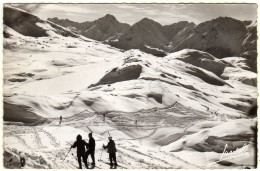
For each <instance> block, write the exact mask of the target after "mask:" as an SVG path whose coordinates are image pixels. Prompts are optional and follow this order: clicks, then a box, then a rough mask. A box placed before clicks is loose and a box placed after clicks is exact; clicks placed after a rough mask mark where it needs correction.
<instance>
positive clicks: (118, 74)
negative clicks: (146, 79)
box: [89, 65, 142, 87]
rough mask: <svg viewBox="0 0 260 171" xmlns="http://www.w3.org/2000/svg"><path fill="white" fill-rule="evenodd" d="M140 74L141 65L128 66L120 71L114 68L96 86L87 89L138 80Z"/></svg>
mask: <svg viewBox="0 0 260 171" xmlns="http://www.w3.org/2000/svg"><path fill="white" fill-rule="evenodd" d="M141 73H142V66H141V65H130V66H126V67H123V68H121V69H118V68H114V69H112V70H111V71H110V72H108V73H107V74H106V75H105V76H104V77H103V78H102V79H101V80H100V81H99V82H98V83H97V84H94V85H93V84H92V85H90V86H89V87H94V86H97V85H102V84H113V83H115V82H120V81H127V80H133V79H137V78H139V76H140V74H141Z"/></svg>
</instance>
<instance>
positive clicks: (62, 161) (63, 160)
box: [62, 148, 71, 163]
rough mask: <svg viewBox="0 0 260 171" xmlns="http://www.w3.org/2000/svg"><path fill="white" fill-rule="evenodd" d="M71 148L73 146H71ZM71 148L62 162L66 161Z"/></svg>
mask: <svg viewBox="0 0 260 171" xmlns="http://www.w3.org/2000/svg"><path fill="white" fill-rule="evenodd" d="M70 150H71V148H70ZM70 150H69V152H68V153H67V155H66V156H65V157H64V159H63V160H62V163H63V162H64V160H65V159H66V157H67V156H68V154H69V153H70Z"/></svg>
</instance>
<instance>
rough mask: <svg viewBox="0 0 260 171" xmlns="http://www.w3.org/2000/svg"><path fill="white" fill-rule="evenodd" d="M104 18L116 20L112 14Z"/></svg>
mask: <svg viewBox="0 0 260 171" xmlns="http://www.w3.org/2000/svg"><path fill="white" fill-rule="evenodd" d="M104 18H107V19H108V18H111V19H116V17H115V16H113V15H111V14H106V15H105V17H104Z"/></svg>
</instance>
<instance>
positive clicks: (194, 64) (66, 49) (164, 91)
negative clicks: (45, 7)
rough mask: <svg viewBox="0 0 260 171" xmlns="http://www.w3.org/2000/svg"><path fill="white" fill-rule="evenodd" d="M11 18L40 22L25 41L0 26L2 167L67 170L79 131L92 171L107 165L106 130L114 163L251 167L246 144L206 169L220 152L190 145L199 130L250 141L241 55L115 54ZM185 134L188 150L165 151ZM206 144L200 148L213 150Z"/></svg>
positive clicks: (251, 89) (251, 94)
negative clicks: (22, 160) (0, 37)
mask: <svg viewBox="0 0 260 171" xmlns="http://www.w3.org/2000/svg"><path fill="white" fill-rule="evenodd" d="M12 10H13V11H15V13H18V12H16V11H19V14H21V13H22V14H23V12H22V11H21V10H18V9H15V8H12ZM10 14H11V13H10ZM10 14H9V15H10ZM27 15H29V16H30V17H31V18H35V16H33V15H31V14H29V13H27ZM30 17H29V18H30ZM29 21H31V20H29ZM21 24H25V25H34V26H33V27H31V30H30V31H31V32H33V31H34V29H36V30H38V29H39V28H41V30H43V32H44V33H46V35H44V36H40V37H35V35H30V34H29V35H27V34H25V33H24V32H23V31H21V30H19V29H17V28H16V26H15V25H9V26H8V25H4V32H5V35H6V37H5V38H4V57H3V62H4V63H3V64H4V68H3V71H4V166H5V167H6V168H20V165H19V155H20V154H19V152H22V153H24V155H25V157H26V166H25V168H28V169H30V168H54V169H60V168H64V169H68V168H71V169H72V168H74V169H75V168H77V160H76V159H75V155H76V150H75V149H72V151H71V152H70V153H68V151H69V147H70V145H71V144H72V143H73V142H74V141H75V137H76V136H77V135H78V134H81V135H82V136H83V138H84V139H85V138H87V135H88V133H89V132H93V135H94V138H95V139H96V160H98V159H100V160H98V161H96V163H97V167H96V168H101V169H108V168H109V166H108V165H107V164H106V163H107V161H108V159H107V157H108V155H107V154H106V153H105V151H103V156H102V155H101V153H102V150H101V148H102V144H106V143H107V137H108V136H109V135H112V136H113V139H114V140H115V142H116V145H117V149H118V152H117V157H118V162H119V165H120V166H121V167H122V168H128V169H142V168H145V169H161V168H165V169H172V168H176V169H177V168H200V169H203V168H245V166H248V167H253V164H252V161H253V155H251V153H252V152H253V149H252V148H249V149H251V150H249V152H250V155H249V156H247V157H246V158H245V157H243V158H242V159H241V160H243V162H242V164H239V162H241V161H239V162H233V161H232V164H233V165H232V166H227V165H226V163H225V162H222V163H217V164H214V165H209V163H210V162H214V161H216V160H217V159H218V157H219V156H220V155H221V153H219V152H216V151H214V153H212V151H207V152H202V151H203V149H205V148H204V146H200V145H205V141H203V140H202V137H204V133H203V131H205V129H206V128H208V129H210V131H209V132H206V133H210V134H208V135H210V136H216V135H219V136H218V138H219V139H221V140H219V139H217V138H213V139H212V138H210V139H211V140H212V142H213V143H214V142H218V141H220V142H226V140H227V139H225V138H226V137H225V135H228V138H230V137H232V136H233V137H235V138H236V137H239V135H243V134H245V135H246V136H247V137H248V140H247V141H246V140H245V139H243V142H244V141H246V142H247V143H249V144H250V143H252V141H251V138H252V136H253V135H252V133H251V132H250V131H249V126H252V125H253V124H254V122H255V121H254V120H252V119H248V117H247V116H246V115H247V110H248V109H249V108H250V106H251V105H252V104H253V103H254V102H255V101H256V97H257V92H256V87H255V86H252V85H253V84H251V83H249V82H248V81H245V80H246V79H252V80H255V79H256V74H255V73H253V72H251V71H248V70H246V69H247V68H248V65H247V64H245V63H244V61H243V60H242V59H244V58H242V59H241V58H226V59H221V60H219V59H217V58H216V57H214V56H212V55H210V54H208V53H206V52H202V51H198V50H193V49H185V50H182V51H178V52H175V53H171V54H169V55H167V56H166V57H164V58H158V57H155V56H153V55H151V54H146V53H144V52H141V51H140V50H128V51H126V52H122V51H120V50H119V49H116V48H113V47H111V46H109V45H105V44H102V43H100V42H96V41H93V40H91V39H88V38H85V37H83V36H80V35H77V34H75V33H72V32H70V31H69V30H66V29H65V28H63V27H60V26H56V25H54V27H53V24H52V23H50V22H47V21H44V20H42V21H40V22H34V20H32V21H31V22H29V24H28V23H26V22H22V23H21ZM36 26H37V27H36ZM38 27H39V28H38ZM15 29H16V31H15ZM62 32H66V33H68V34H61V33H62ZM27 33H30V32H27ZM70 35H71V36H70ZM234 61H235V62H234ZM207 65H209V66H211V67H207ZM232 71H236V72H239V73H240V74H241V75H235V74H234V73H233V72H232ZM242 78H245V80H244V79H242ZM61 115H62V116H63V120H62V124H61V125H60V124H59V116H61ZM239 118H242V119H239ZM200 123H201V126H199V124H200ZM229 124H230V125H231V127H230V128H233V129H229V132H228V134H227V133H225V129H223V127H227V125H229ZM223 125H224V126H223ZM237 127H239V129H237ZM245 131H246V132H245ZM196 133H197V134H196ZM195 135H198V140H197V141H196V143H194V144H193V145H194V146H196V144H197V145H198V146H196V148H193V150H190V145H189V143H188V146H185V145H184V146H183V149H184V150H180V151H178V152H171V151H172V149H175V148H177V147H181V146H177V145H176V146H175V145H173V144H179V142H183V141H184V139H188V140H189V139H191V140H192V138H194V137H195ZM190 137H191V138H190ZM195 138H196V137H195ZM231 139H232V138H231ZM200 140H201V141H200ZM229 140H230V139H229ZM235 140H236V139H234V141H235ZM238 141H239V140H238ZM209 145H210V146H212V147H209V148H208V149H212V148H213V146H214V144H211V143H209ZM240 145H241V143H240ZM250 145H251V144H250ZM191 146H192V145H191ZM194 146H192V147H194ZM206 146H207V144H206ZM187 147H188V148H187ZM236 147H238V146H236ZM67 153H68V156H67V158H66V159H65V160H64V158H65V156H66V154H67ZM187 153H188V154H189V155H187ZM72 154H73V155H72ZM192 156H193V157H192ZM194 156H196V157H195V159H194ZM205 157H206V158H207V159H206V160H205ZM63 160H64V162H63ZM207 161H208V162H207ZM89 162H90V159H89ZM118 168H120V167H118Z"/></svg>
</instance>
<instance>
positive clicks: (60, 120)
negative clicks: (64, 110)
mask: <svg viewBox="0 0 260 171" xmlns="http://www.w3.org/2000/svg"><path fill="white" fill-rule="evenodd" d="M61 121H62V116H61V115H60V124H61Z"/></svg>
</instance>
